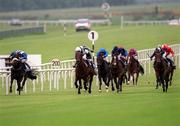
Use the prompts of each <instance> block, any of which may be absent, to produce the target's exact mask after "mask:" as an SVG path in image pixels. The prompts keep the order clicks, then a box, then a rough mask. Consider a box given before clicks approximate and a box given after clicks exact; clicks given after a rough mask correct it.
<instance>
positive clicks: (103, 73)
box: [97, 54, 114, 92]
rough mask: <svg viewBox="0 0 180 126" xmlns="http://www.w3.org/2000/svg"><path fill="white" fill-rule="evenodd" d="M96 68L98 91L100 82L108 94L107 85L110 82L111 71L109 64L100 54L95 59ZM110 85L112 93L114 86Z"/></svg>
mask: <svg viewBox="0 0 180 126" xmlns="http://www.w3.org/2000/svg"><path fill="white" fill-rule="evenodd" d="M97 68H98V79H99V91H101V85H102V81H103V82H104V84H105V85H106V91H107V92H108V88H109V83H110V81H111V78H112V75H111V69H110V64H109V63H108V62H107V61H106V60H105V59H104V55H103V54H100V55H99V56H98V57H97ZM111 84H112V91H114V86H113V83H111Z"/></svg>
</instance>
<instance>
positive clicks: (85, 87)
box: [81, 81, 88, 91]
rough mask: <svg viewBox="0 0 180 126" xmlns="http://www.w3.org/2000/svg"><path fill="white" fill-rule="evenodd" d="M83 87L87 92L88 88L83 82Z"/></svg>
mask: <svg viewBox="0 0 180 126" xmlns="http://www.w3.org/2000/svg"><path fill="white" fill-rule="evenodd" d="M83 85H84V90H85V91H87V89H88V86H87V83H86V82H85V81H84V82H83ZM81 89H82V88H81Z"/></svg>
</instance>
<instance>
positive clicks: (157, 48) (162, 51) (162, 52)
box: [150, 45, 165, 60]
mask: <svg viewBox="0 0 180 126" xmlns="http://www.w3.org/2000/svg"><path fill="white" fill-rule="evenodd" d="M158 52H159V53H161V55H163V54H164V53H165V52H164V50H162V48H161V45H158V46H157V47H156V48H155V50H154V52H153V54H152V55H151V56H150V59H151V60H152V58H153V57H154V56H155V55H156V53H158Z"/></svg>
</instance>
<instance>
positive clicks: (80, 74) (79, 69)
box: [74, 52, 94, 94]
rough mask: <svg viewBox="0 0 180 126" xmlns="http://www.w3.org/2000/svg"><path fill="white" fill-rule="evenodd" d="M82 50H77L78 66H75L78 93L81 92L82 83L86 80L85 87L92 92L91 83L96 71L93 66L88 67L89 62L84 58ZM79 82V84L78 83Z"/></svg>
mask: <svg viewBox="0 0 180 126" xmlns="http://www.w3.org/2000/svg"><path fill="white" fill-rule="evenodd" d="M82 56H83V55H82V53H81V52H76V54H75V57H76V68H75V82H74V84H75V86H76V88H78V94H81V91H80V90H81V89H82V84H81V80H83V81H84V89H85V90H87V89H88V92H89V93H91V85H92V81H93V76H94V71H93V68H90V67H88V64H87V62H86V61H85V60H84V59H83V58H82ZM78 82H79V84H78Z"/></svg>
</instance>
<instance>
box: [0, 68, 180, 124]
mask: <svg viewBox="0 0 180 126" xmlns="http://www.w3.org/2000/svg"><path fill="white" fill-rule="evenodd" d="M178 74H180V70H177V71H176V72H175V76H174V81H173V85H172V86H171V87H169V90H168V92H167V93H163V92H162V88H159V89H155V85H154V75H149V76H144V77H141V78H140V81H139V85H138V86H132V85H130V86H126V85H124V86H123V92H122V93H121V94H117V93H116V92H111V91H110V92H109V93H106V92H105V88H104V87H103V91H102V92H101V93H99V92H98V90H97V87H96V86H95V84H94V87H93V92H92V94H91V95H89V94H88V93H85V92H82V94H81V95H78V94H77V91H76V89H67V90H63V89H61V90H60V91H59V92H51V93H50V92H43V93H40V92H36V93H34V94H32V93H28V94H22V95H21V96H17V95H14V94H12V95H9V96H5V95H0V125H1V126H11V125H13V126H16V125H17V126H23V125H27V126H32V125H33V126H50V125H53V126H59V125H68V126H71V125H72V126H74V125H75V126H84V125H87V126H92V125H97V126H108V125H113V126H117V125H123V126H129V125H134V126H139V125H145V126H152V125H157V126H170V125H173V126H174V125H179V124H180V120H179V116H180V107H179V106H180V93H179V92H180V86H179V82H180V79H179V78H178ZM148 81H149V82H148Z"/></svg>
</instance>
